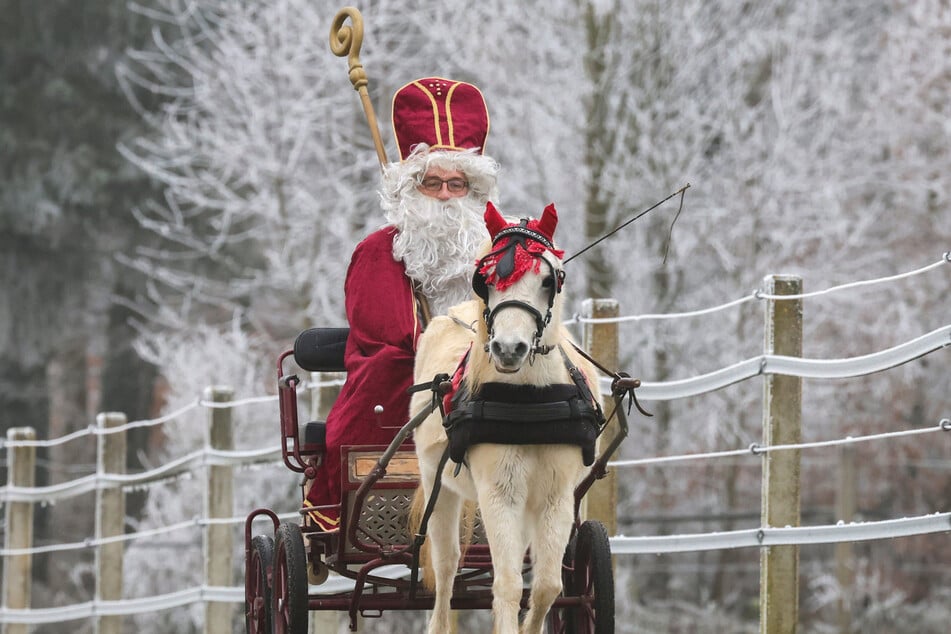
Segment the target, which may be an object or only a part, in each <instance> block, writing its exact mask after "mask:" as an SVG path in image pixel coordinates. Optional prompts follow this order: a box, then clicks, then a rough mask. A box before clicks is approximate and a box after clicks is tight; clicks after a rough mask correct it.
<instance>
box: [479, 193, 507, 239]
mask: <svg viewBox="0 0 951 634" xmlns="http://www.w3.org/2000/svg"><path fill="white" fill-rule="evenodd" d="M484 217H485V228H486V229H488V230H489V237H490V238H491V239H493V240H495V236H497V235H498V234H499V231H501V230H502V229H505V227H506V225H508V223H507V222H506V221H505V218H503V217H502V214H500V213H499V210H498V209H496V208H495V205H493V204H492V203H491V201H490V202H487V203H485V216H484Z"/></svg>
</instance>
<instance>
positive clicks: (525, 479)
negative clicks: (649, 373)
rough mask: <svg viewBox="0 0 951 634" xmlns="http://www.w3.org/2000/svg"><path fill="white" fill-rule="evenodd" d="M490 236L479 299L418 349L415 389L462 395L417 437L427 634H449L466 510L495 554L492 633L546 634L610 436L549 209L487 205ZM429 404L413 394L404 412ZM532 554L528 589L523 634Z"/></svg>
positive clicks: (416, 522) (480, 268)
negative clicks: (524, 215)
mask: <svg viewBox="0 0 951 634" xmlns="http://www.w3.org/2000/svg"><path fill="white" fill-rule="evenodd" d="M485 222H486V228H487V229H488V232H489V236H490V238H491V246H489V247H488V248H483V253H485V255H484V257H482V258H481V259H480V260H479V261H478V263H477V264H476V270H475V273H474V275H473V290H474V293H475V295H476V298H474V299H472V300H470V301H468V302H464V303H462V304H459V305H457V306H454V307H453V308H452V309H450V311H449V314H448V315H447V316H441V317H436V318H435V319H433V320H432V322H431V323H430V324H429V326H428V327H427V329H426V330H425V332H424V333H423V334H422V335H421V336H420V339H419V341H418V346H417V353H416V362H415V369H414V374H415V382H416V383H421V382H424V381H427V380H432V377H434V376H437V375H438V374H440V373H446V374H450V375H452V381H451V383H452V385H453V389H454V392H453V393H452V394H450V395H446V396H445V397H444V399H443V401H444V403H443V404H444V405H445V406H446V407H445V408H444V409H449V413H448V414H446V416H445V419H444V418H443V415H442V414H441V412H440V410H439V409H437V410H436V411H434V412H433V413H432V414H430V415H429V416H428V417H427V418H426V419H425V420H424V421H423V422H422V423H421V424H420V426H419V427H418V428H417V429H416V430H415V431H414V442H415V450H416V454H417V458H418V462H419V470H420V486H419V487H418V488H417V490H416V496H415V498H414V501H413V508H414V512H413V513H411V520H410V530H411V531H412V534H416V533H417V531H418V530H419V528H420V523H421V515H422V513H421V509H422V508H423V507H424V506H427V505H429V504H430V499H429V498H430V496H431V495H432V492H433V488H434V484H436V483H437V480H439V479H440V478H441V484H440V488H439V492H438V496H437V497H436V500H435V502H434V504H433V505H432V511H431V515H429V517H428V518H426V519H428V532H427V537H426V539H427V541H426V548H424V549H423V552H422V553H421V555H420V557H421V560H420V563H421V565H422V566H423V567H424V571H425V574H424V579H423V581H424V584H425V585H426V586H427V587H429V589H430V590H434V591H435V603H434V608H433V612H432V615H431V618H430V622H429V629H428V632H429V633H430V634H443V633H445V632H448V631H450V624H449V623H450V621H449V618H450V615H449V609H450V600H451V597H452V590H453V579H454V576H455V574H456V571H457V569H458V567H459V565H460V561H461V555H462V552H461V551H462V546H461V544H460V528H461V527H462V526H463V523H462V521H461V520H462V517H463V512H462V511H463V508H464V507H467V505H471V503H472V502H476V503H477V504H478V508H479V511H480V513H481V519H482V525H483V529H484V531H485V535H486V538H487V541H488V544H489V551H490V553H491V560H492V568H493V575H494V576H493V580H492V617H493V621H494V631H495V632H496V633H497V634H515V633H516V632H521V633H522V634H541V632H542V627H543V625H544V621H545V617H546V615H547V613H548V611H549V609H550V608H551V605H552V603H553V602H554V600H555V599H556V598H557V597H558V595H559V594H560V593H561V591H562V574H561V573H562V559H563V555H564V553H565V548H566V545H567V543H568V540H569V538H570V536H571V530H572V525H573V523H574V519H575V498H574V490H575V487H576V485H577V484H578V482H579V481H580V480H581V479H582V478H583V477H584V475H585V474H586V473H587V469H588V465H590V464H591V462H592V461H593V458H594V451H595V446H594V445H595V442H596V438H597V435H598V432H599V428H600V425H601V424H603V417H602V416H601V409H600V392H599V391H598V386H597V381H595V380H591V381H590V382H589V381H588V380H587V379H586V377H591V378H592V379H593V378H594V376H595V374H594V372H595V370H594V368H593V367H592V366H591V364H590V363H589V362H588V361H587V360H586V359H585V358H583V357H582V356H581V355H580V354H579V353H578V352H577V350H576V349H575V348H574V347H573V345H572V343H571V338H570V334H569V333H568V331H567V330H566V329H565V328H564V326H563V325H562V319H561V315H562V304H563V297H564V295H563V294H562V284H563V281H564V277H565V275H564V269H563V267H562V262H561V260H562V257H563V252H562V251H560V250H558V249H557V248H556V247H555V245H554V244H553V242H552V236H553V234H554V231H555V228H556V226H557V222H558V216H557V212H556V210H555V207H554V205H548V206H547V207H546V208H545V210H544V211H543V213H542V216H541V218H540V219H538V220H535V219H522V220H521V221H520V222H518V223H513V222H509V221H507V220H506V219H505V218H503V217H502V216H501V214H500V213H499V212H498V210H497V209H496V208H495V207H494V206H493V205H492V203H491V202H490V203H488V204H487V205H486V212H485ZM432 398H433V396H432V394H427V393H423V392H419V393H416V394H414V396H413V398H412V400H411V405H410V411H411V412H415V411H420V410H421V409H423V408H424V407H425V406H426V405H427V404H428V403H429V402H431V399H432ZM473 403H478V404H479V407H478V408H477V407H475V406H474V405H473ZM572 408H574V409H572ZM475 411H478V412H482V414H481V415H475V414H474V413H473V412H475ZM490 412H494V413H493V414H490ZM532 421H535V422H532ZM599 421H600V422H599ZM513 431H514V434H513V433H511V432H513ZM447 452H448V453H449V455H450V456H451V458H452V461H451V462H450V461H447V460H446V458H445V457H444V456H445V455H446V454H447ZM466 515H467V516H470V517H471V514H470V513H467V514H466ZM470 529H471V527H470ZM463 532H465V531H463ZM470 534H471V530H470ZM526 552H528V553H530V561H531V567H532V568H531V569H532V575H531V576H532V581H531V590H530V596H529V601H528V612H527V613H526V615H525V618H524V620H523V622H522V624H521V629H519V622H518V619H519V610H520V604H521V600H522V594H523V581H522V570H523V565H524V562H525V557H526Z"/></svg>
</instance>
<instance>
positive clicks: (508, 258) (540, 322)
mask: <svg viewBox="0 0 951 634" xmlns="http://www.w3.org/2000/svg"><path fill="white" fill-rule="evenodd" d="M527 224H528V219H522V221H521V223H519V224H518V225H512V226H510V227H506V228H505V229H502V230H501V231H499V232H498V234H496V236H495V238H494V239H493V240H492V246H493V247H495V246H496V245H497V244H498V243H499V242H500V241H502V240H503V239H506V238H508V242H507V243H506V244H505V245H503V246H502V247H500V248H498V249H494V250H493V251H490V252H489V253H488V254H486V255H485V256H484V257H483V258H482V259H481V260H479V261H478V262H477V263H476V269H475V273H474V274H473V276H472V290H473V291H475V293H476V295H478V296H479V297H480V298H482V301H483V302H484V303H485V310H484V311H483V313H482V318H483V320H484V321H485V326H486V330H487V331H488V333H489V336H488V339H489V340H491V339H492V337H493V336H494V334H495V319H496V317H497V316H498V314H499V313H500V312H502V311H503V310H505V309H507V308H517V309H519V310H524V311H525V312H527V313H528V314H530V315H531V316H532V318H533V319H534V320H535V335H534V337H533V339H532V349H531V353H532V354H533V355H535V354H548V353H549V352H551V351H552V349H554V346H549V345H542V344H541V338H542V334H543V333H544V332H545V328H546V327H547V326H548V324H549V323H551V309H552V307H553V306H554V305H555V296H556V295H557V294H558V293H560V292H561V289H562V286H563V285H564V282H565V270H564V269H561V268H556V267H555V265H553V264H552V263H551V262H549V261H548V260H547V259H546V258H545V257H544V256H543V253H544V252H534V251H529V250H528V249H526V248H525V245H526V243H527V242H528V241H529V240H532V241H535V242H537V243H539V244H541V245H542V246H543V247H545V249H546V250H553V249H554V245H552V243H551V241H550V240H549V239H548V238H547V237H545V236H544V235H543V234H541V233H539V232H538V231H535V230H533V229H529V228H528V226H527ZM519 246H521V247H522V250H523V251H525V252H526V253H528V254H529V255H530V256H531V257H533V258H538V259H541V261H542V262H544V263H545V264H546V265H547V266H548V270H549V273H550V274H551V275H550V277H549V278H547V279H550V280H551V284H550V286H549V289H548V307H547V309H546V311H545V314H544V315H542V313H541V311H540V310H538V309H537V308H535V307H534V306H532V305H531V304H529V303H528V302H523V301H521V300H518V299H508V300H505V301H503V302H499V303H498V304H496V305H495V306H489V284H488V283H487V282H486V276H485V275H484V274H483V273H482V269H483V268H484V267H485V265H486V263H487V262H488V260H489V259H490V258H496V257H497V258H498V260H497V262H496V264H495V273H496V275H497V276H498V277H499V278H506V277H508V276H509V275H512V274H513V273H514V272H515V252H516V249H517V248H518V247H519ZM485 350H486V352H488V350H489V344H488V342H486V344H485Z"/></svg>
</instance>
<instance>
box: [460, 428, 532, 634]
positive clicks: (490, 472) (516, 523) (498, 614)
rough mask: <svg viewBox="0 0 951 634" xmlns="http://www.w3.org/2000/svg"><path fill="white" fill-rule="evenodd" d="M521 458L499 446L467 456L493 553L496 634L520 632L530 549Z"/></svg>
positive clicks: (486, 448) (485, 448)
mask: <svg viewBox="0 0 951 634" xmlns="http://www.w3.org/2000/svg"><path fill="white" fill-rule="evenodd" d="M490 452H496V453H495V454H494V455H492V458H493V459H485V458H487V457H488V456H489V455H490ZM517 455H518V453H517V450H516V449H514V448H511V447H505V448H501V447H498V446H497V445H496V446H493V445H480V446H478V447H474V448H473V449H471V450H470V452H469V458H470V468H471V471H472V477H473V479H474V480H475V483H476V488H477V490H478V494H479V508H480V509H481V511H482V524H483V526H484V528H485V534H486V538H487V539H488V541H489V550H490V551H491V553H492V570H493V575H494V578H493V581H492V618H493V621H494V624H495V628H494V629H493V632H494V633H495V634H517V633H518V612H519V608H520V604H521V601H522V563H523V561H524V559H525V550H526V548H527V547H528V540H527V536H526V533H525V530H524V526H525V517H524V506H525V499H526V497H527V495H528V493H527V486H526V480H525V468H524V467H525V465H523V464H521V461H520V460H519V459H518V458H517V457H516V456H517ZM506 458H509V459H506Z"/></svg>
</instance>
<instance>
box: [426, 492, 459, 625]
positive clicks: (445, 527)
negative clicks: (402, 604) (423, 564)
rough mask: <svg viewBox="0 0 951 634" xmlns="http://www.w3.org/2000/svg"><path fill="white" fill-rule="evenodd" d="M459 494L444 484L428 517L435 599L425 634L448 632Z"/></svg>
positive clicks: (456, 556) (456, 562) (456, 565)
mask: <svg viewBox="0 0 951 634" xmlns="http://www.w3.org/2000/svg"><path fill="white" fill-rule="evenodd" d="M461 511H462V497H460V495H459V494H458V493H456V492H455V491H453V490H451V489H450V488H449V487H447V486H443V487H442V490H441V491H440V492H439V498H438V499H437V501H436V506H435V508H434V509H433V514H432V516H431V517H430V518H429V529H428V530H427V536H426V540H427V541H428V542H429V553H430V561H429V563H430V565H431V566H432V569H433V573H434V575H435V581H436V601H435V605H434V606H433V614H432V617H431V618H430V619H429V630H428V631H429V634H445V633H446V632H449V631H450V625H449V602H450V601H451V600H452V586H453V582H454V581H455V578H456V570H457V569H458V568H459V556H460V554H461V553H460V547H459V519H460V515H461Z"/></svg>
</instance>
